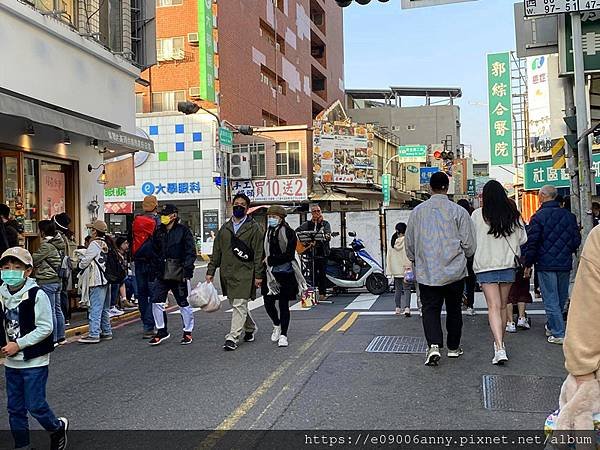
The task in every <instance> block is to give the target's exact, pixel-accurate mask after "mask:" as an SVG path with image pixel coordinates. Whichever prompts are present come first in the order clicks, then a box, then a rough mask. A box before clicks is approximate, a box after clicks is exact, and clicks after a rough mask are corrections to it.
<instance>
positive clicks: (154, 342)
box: [148, 332, 171, 346]
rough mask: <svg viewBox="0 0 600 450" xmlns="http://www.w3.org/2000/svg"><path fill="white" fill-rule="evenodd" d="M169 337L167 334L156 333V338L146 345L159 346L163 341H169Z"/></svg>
mask: <svg viewBox="0 0 600 450" xmlns="http://www.w3.org/2000/svg"><path fill="white" fill-rule="evenodd" d="M170 337H171V335H170V334H169V333H165V332H163V333H160V332H159V333H156V336H154V337H153V338H152V339H150V342H148V344H150V345H152V346H155V345H160V344H161V343H162V342H163V341H166V340H167V339H169V338H170Z"/></svg>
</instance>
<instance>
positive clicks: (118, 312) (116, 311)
mask: <svg viewBox="0 0 600 450" xmlns="http://www.w3.org/2000/svg"><path fill="white" fill-rule="evenodd" d="M123 314H125V313H124V312H123V311H121V310H120V309H119V308H117V307H116V306H113V307H112V308H110V309H109V310H108V317H119V316H122V315H123Z"/></svg>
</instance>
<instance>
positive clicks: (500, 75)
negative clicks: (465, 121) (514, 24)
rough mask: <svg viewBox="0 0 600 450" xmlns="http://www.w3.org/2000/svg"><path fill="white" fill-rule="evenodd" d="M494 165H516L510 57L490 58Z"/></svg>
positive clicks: (492, 155) (499, 54) (489, 73)
mask: <svg viewBox="0 0 600 450" xmlns="http://www.w3.org/2000/svg"><path fill="white" fill-rule="evenodd" d="M487 72H488V98H489V111H490V151H491V159H490V160H491V165H492V166H502V165H512V164H513V126H512V93H511V79H510V53H508V52H505V53H494V54H490V55H488V57H487Z"/></svg>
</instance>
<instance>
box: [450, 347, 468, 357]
mask: <svg viewBox="0 0 600 450" xmlns="http://www.w3.org/2000/svg"><path fill="white" fill-rule="evenodd" d="M464 353H465V352H463V349H462V348H461V347H458V349H456V350H448V358H458V357H459V356H462V355H463V354H464Z"/></svg>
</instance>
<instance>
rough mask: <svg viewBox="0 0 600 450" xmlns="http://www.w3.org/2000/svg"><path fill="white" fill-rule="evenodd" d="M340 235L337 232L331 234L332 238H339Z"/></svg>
mask: <svg viewBox="0 0 600 450" xmlns="http://www.w3.org/2000/svg"><path fill="white" fill-rule="evenodd" d="M339 235H340V233H338V232H337V231H334V232H333V233H331V237H334V238H336V237H338V236H339Z"/></svg>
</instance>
